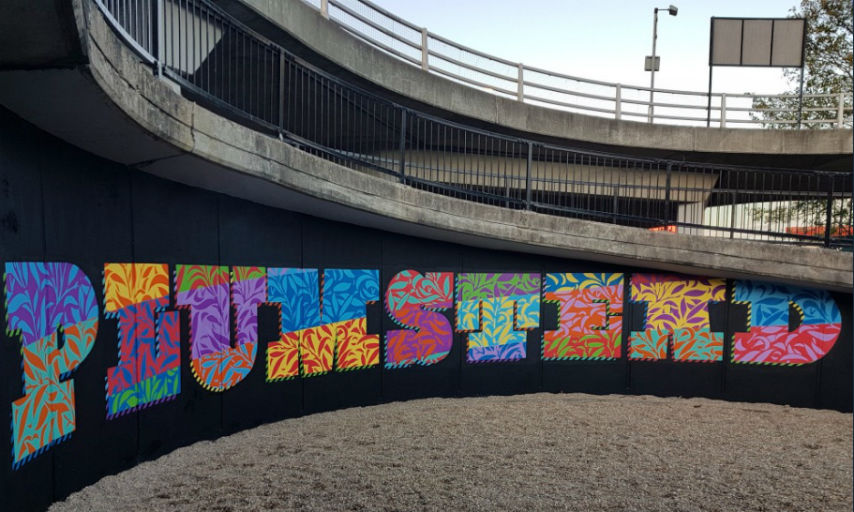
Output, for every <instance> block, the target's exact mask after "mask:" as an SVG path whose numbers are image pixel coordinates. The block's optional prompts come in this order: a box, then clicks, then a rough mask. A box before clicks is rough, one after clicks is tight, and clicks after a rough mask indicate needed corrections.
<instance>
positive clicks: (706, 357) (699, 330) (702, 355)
mask: <svg viewBox="0 0 854 512" xmlns="http://www.w3.org/2000/svg"><path fill="white" fill-rule="evenodd" d="M725 295H726V283H725V282H724V280H723V279H705V278H696V277H683V276H676V275H670V274H632V279H631V300H632V302H636V303H641V304H645V306H646V314H645V315H644V319H645V320H644V330H643V331H632V332H631V334H630V335H629V357H630V358H631V359H642V360H647V361H649V360H659V359H666V358H667V350H668V344H669V345H670V351H671V354H672V355H673V359H674V360H675V361H701V362H710V361H721V360H723V347H724V337H723V333H721V332H712V330H711V327H710V325H709V303H711V302H713V301H714V302H723V301H724V300H725Z"/></svg>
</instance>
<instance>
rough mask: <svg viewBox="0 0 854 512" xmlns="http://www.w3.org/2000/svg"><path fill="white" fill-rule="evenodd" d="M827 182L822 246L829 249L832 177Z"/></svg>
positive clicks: (831, 214) (831, 216) (831, 215)
mask: <svg viewBox="0 0 854 512" xmlns="http://www.w3.org/2000/svg"><path fill="white" fill-rule="evenodd" d="M827 181H828V183H827V207H826V208H825V211H824V213H825V219H824V246H825V247H830V227H831V226H830V222H831V219H832V218H833V177H832V176H828V177H827Z"/></svg>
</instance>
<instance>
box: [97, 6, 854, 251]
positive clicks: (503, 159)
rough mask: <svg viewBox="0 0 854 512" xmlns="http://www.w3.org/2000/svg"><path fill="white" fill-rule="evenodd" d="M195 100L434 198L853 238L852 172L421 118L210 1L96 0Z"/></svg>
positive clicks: (831, 241)
mask: <svg viewBox="0 0 854 512" xmlns="http://www.w3.org/2000/svg"><path fill="white" fill-rule="evenodd" d="M93 1H94V2H95V3H96V4H97V5H98V6H99V7H100V8H101V10H102V11H103V12H104V13H105V15H106V17H107V19H108V20H109V21H110V22H111V24H112V25H113V26H114V28H115V29H116V30H117V31H118V32H119V33H120V34H121V35H122V36H123V37H124V38H125V39H129V42H130V46H131V47H132V48H133V49H134V50H136V51H137V52H139V53H140V55H141V56H142V57H143V58H144V59H145V60H146V61H147V62H149V63H151V64H152V65H153V68H154V70H155V72H157V73H162V74H163V75H165V76H167V77H169V78H170V79H172V80H175V81H176V82H178V83H179V84H180V85H181V86H182V91H183V92H184V94H186V95H188V96H191V97H192V99H193V100H194V101H198V102H201V103H203V104H205V106H208V107H210V108H212V109H214V110H217V111H219V112H222V113H223V114H224V115H227V116H230V117H232V118H234V119H236V120H238V121H240V122H243V123H245V124H247V125H249V126H252V127H254V128H257V129H261V130H266V131H269V132H271V133H276V134H277V135H279V136H280V137H281V138H282V139H283V140H285V141H286V142H288V143H290V144H293V145H294V146H296V147H298V148H300V149H302V150H304V151H307V152H310V153H312V154H315V155H318V156H320V157H322V158H325V159H328V160H331V161H333V162H335V163H337V164H340V165H344V166H347V167H350V168H353V169H356V170H358V171H362V172H367V173H372V174H375V175H381V176H387V177H389V178H390V179H397V180H399V181H400V182H402V183H405V184H407V185H410V186H412V187H416V188H419V189H422V190H426V191H429V192H434V193H438V194H443V195H447V196H452V197H458V198H462V199H466V200H470V201H476V202H480V203H485V204H490V205H496V206H502V207H507V208H515V209H526V210H531V211H536V212H541V213H547V214H551V215H560V216H565V217H572V218H579V219H588V220H594V221H599V222H608V223H614V224H620V225H626V226H635V227H638V228H645V229H650V230H662V231H679V232H683V233H688V234H696V235H705V236H715V237H726V238H739V239H750V240H764V241H769V242H787V243H801V244H814V245H825V246H838V247H846V248H849V249H850V247H851V245H852V232H851V230H852V224H854V223H852V207H851V206H852V205H851V189H852V174H851V173H850V172H830V171H819V170H790V169H769V168H746V167H735V166H723V165H706V164H697V163H686V162H677V161H669V160H664V159H653V158H637V157H629V156H621V155H615V154H607V153H601V152H594V151H588V150H580V149H575V148H571V147H564V146H557V145H552V144H545V143H542V142H539V141H535V140H527V139H523V138H519V137H512V136H508V135H504V134H500V133H496V132H491V131H488V130H483V129H479V128H475V127H472V126H466V125H462V124H459V123H456V122H451V121H448V120H446V119H441V118H438V117H435V116H432V115H428V114H425V113H422V112H418V111H415V110H412V109H409V108H406V107H404V106H402V105H399V104H396V103H394V102H392V101H389V100H387V99H385V98H383V97H382V96H379V95H376V94H374V93H370V92H367V91H365V90H362V89H360V88H359V87H356V86H354V85H352V84H350V83H348V82H346V81H343V80H341V79H340V78H338V77H335V76H332V75H330V74H328V73H326V72H324V71H321V70H319V69H318V68H316V67H314V66H312V65H311V64H310V63H307V62H305V61H303V60H301V59H299V58H297V57H295V56H293V55H292V54H290V53H289V52H288V51H286V50H285V49H283V48H281V47H280V46H278V45H276V44H274V43H273V42H271V41H269V40H267V39H266V38H264V37H263V36H261V35H259V34H257V33H255V32H254V31H252V30H251V29H249V28H247V27H245V26H243V25H242V24H241V23H240V22H238V21H236V20H234V19H233V18H231V17H230V16H229V15H228V14H226V13H225V12H223V11H222V10H220V9H219V8H218V7H217V6H216V5H214V4H212V3H211V2H210V1H209V0H93Z"/></svg>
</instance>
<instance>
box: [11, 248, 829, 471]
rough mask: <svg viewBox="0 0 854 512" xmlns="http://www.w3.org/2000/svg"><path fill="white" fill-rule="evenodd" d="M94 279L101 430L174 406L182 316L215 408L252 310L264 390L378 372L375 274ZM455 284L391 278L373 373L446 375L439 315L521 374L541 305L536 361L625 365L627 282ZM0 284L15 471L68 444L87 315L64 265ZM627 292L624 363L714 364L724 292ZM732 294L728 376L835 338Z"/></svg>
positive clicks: (461, 277) (807, 297) (825, 296)
mask: <svg viewBox="0 0 854 512" xmlns="http://www.w3.org/2000/svg"><path fill="white" fill-rule="evenodd" d="M103 268H104V274H103V294H104V298H103V301H104V314H105V317H106V318H108V319H110V320H114V321H116V322H117V326H118V329H117V331H118V340H117V341H118V363H117V364H116V366H114V367H111V368H108V369H107V371H106V399H105V407H106V417H107V418H108V419H112V418H115V417H117V416H120V415H123V414H127V413H130V412H134V411H139V410H141V409H144V408H147V407H150V406H152V405H155V404H158V403H160V402H163V401H165V400H170V399H174V398H176V397H177V396H179V394H180V393H181V384H182V383H181V379H180V372H181V351H180V340H181V334H182V333H181V322H180V313H179V310H178V309H180V308H184V309H186V310H187V311H188V317H189V320H190V322H189V332H187V333H184V335H185V336H186V338H187V339H188V340H189V343H190V350H189V352H190V360H189V362H188V364H189V366H190V369H191V372H192V374H193V375H194V377H195V380H196V381H197V382H198V383H199V385H201V386H202V387H203V388H204V389H207V390H209V391H212V392H218V391H224V390H227V389H230V388H232V387H234V386H235V385H236V384H238V383H239V382H241V381H242V380H243V379H244V378H245V377H246V376H247V375H248V373H249V372H250V371H251V369H252V367H253V365H254V363H255V358H256V353H257V351H258V347H259V345H260V344H261V343H262V340H261V339H259V332H258V330H259V329H258V310H259V307H260V306H262V305H266V306H272V307H274V308H276V309H277V311H278V314H279V318H278V320H279V323H278V331H279V335H278V339H273V340H269V341H268V340H264V341H268V344H267V350H266V375H265V377H266V380H267V381H268V382H272V381H278V380H284V379H291V378H295V377H312V376H318V375H323V374H325V373H328V372H330V371H339V372H343V371H350V370H358V369H364V368H372V367H376V366H378V365H379V364H380V362H381V356H380V337H379V335H378V334H371V333H368V332H367V331H368V329H367V305H369V304H371V303H374V302H375V301H377V300H379V285H380V283H379V272H378V271H377V270H364V269H362V270H351V269H326V270H322V271H321V270H318V269H303V268H265V267H253V266H235V267H227V266H212V265H176V266H175V268H174V291H175V303H174V305H172V304H170V301H171V297H172V295H171V290H170V279H169V277H170V274H169V267H168V265H166V264H158V263H105V264H104V267H103ZM454 277H455V276H454V273H452V272H426V273H423V274H422V273H420V272H417V271H415V270H403V271H401V272H398V273H397V274H396V275H394V276H393V277H392V278H391V280H390V281H389V283H388V286H387V288H386V291H385V310H386V312H387V314H388V315H389V318H391V319H392V320H393V321H394V322H395V323H397V324H398V325H399V326H401V327H403V329H393V330H389V331H388V332H387V333H386V342H385V347H384V351H383V353H384V361H383V362H384V366H385V368H388V369H397V368H404V367H411V366H429V365H433V364H436V363H438V362H440V361H442V360H443V359H445V358H446V357H447V356H448V354H449V352H450V350H451V348H452V344H453V331H452V328H451V323H450V321H449V319H448V317H446V316H445V314H443V311H447V310H450V308H455V310H454V311H455V327H456V330H457V331H459V332H462V333H465V338H466V361H467V362H468V363H470V364H476V363H484V362H497V361H517V360H521V359H524V358H526V355H527V334H528V333H527V331H529V330H532V329H535V328H537V327H539V325H540V293H542V294H543V296H544V300H545V301H546V302H550V303H554V304H556V305H557V306H558V313H559V314H558V328H557V329H556V330H551V329H547V330H544V331H543V337H542V345H541V347H540V348H541V351H542V359H543V361H545V362H548V361H556V360H570V359H581V360H615V359H619V358H621V357H622V353H621V347H622V336H623V309H624V308H623V306H624V303H623V290H624V284H625V278H624V274H621V273H550V274H545V279H544V280H542V281H541V276H540V275H539V274H528V273H460V274H457V275H456V282H454ZM4 279H5V287H4V288H5V293H6V297H5V304H6V312H7V330H8V333H9V334H10V335H11V336H12V337H13V338H15V339H16V340H19V341H20V343H21V360H22V369H21V374H22V377H23V384H24V385H23V394H24V396H23V397H21V398H19V399H17V400H14V401H13V402H12V404H11V418H12V422H11V426H12V453H13V460H12V466H13V468H19V467H20V466H21V465H22V464H24V463H25V462H27V461H28V460H30V459H31V458H32V457H34V456H36V455H37V454H39V453H40V452H42V451H44V450H45V449H47V448H49V447H50V446H51V445H53V444H55V443H57V442H60V441H62V440H63V439H65V438H66V437H67V436H69V435H70V434H71V432H73V431H74V430H75V425H76V422H75V400H76V399H75V394H74V381H73V379H71V378H70V375H71V373H72V372H73V371H74V370H75V369H77V368H78V366H79V365H80V363H81V362H82V361H83V360H84V359H85V358H86V356H87V355H88V354H89V352H90V351H91V349H92V347H93V344H94V342H95V338H96V333H97V329H98V303H97V299H96V296H95V291H94V289H93V288H92V285H91V283H90V281H89V279H88V277H87V276H86V275H84V274H83V272H82V271H81V270H80V269H79V268H78V267H76V266H75V265H73V264H71V263H42V262H17V263H7V264H6V265H5V274H4ZM629 282H630V290H631V295H630V300H631V301H632V302H633V303H634V304H636V305H639V306H641V307H643V313H644V324H643V325H644V329H643V330H642V331H630V333H629V349H628V351H627V356H628V357H629V359H633V360H665V359H667V358H668V354H670V357H671V358H672V360H674V361H677V362H681V361H703V362H721V361H723V346H724V345H723V343H724V335H723V333H721V332H714V331H712V330H711V327H710V323H709V322H710V319H709V305H710V304H713V303H716V302H724V301H725V300H726V296H725V295H726V284H725V282H724V280H722V279H710V278H697V277H684V276H677V275H670V274H646V273H640V274H632V275H631V277H630V281H629ZM734 290H735V291H734V303H736V304H744V305H746V306H747V310H748V320H747V324H748V325H747V326H746V327H745V329H744V330H743V331H741V332H736V333H735V334H734V336H733V350H732V361H733V362H735V363H764V364H778V365H802V364H807V363H811V362H815V361H818V360H819V359H821V358H822V357H824V356H825V355H826V354H827V353H828V352H829V351H830V350H831V349H832V348H833V346H834V344H835V342H836V340H837V338H838V337H839V336H840V332H841V330H842V316H841V313H840V310H839V308H838V306H837V305H836V303H835V302H834V300H833V298H832V297H831V296H830V294H829V293H827V292H825V291H821V290H806V289H802V288H797V287H792V286H784V285H776V284H769V283H761V282H752V281H736V282H735V287H734ZM176 308H178V309H176ZM792 312H793V313H794V314H795V315H796V317H793V318H790V317H791V316H792V315H791V313H792ZM790 325H791V326H792V329H791V330H790Z"/></svg>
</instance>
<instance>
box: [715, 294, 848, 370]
mask: <svg viewBox="0 0 854 512" xmlns="http://www.w3.org/2000/svg"><path fill="white" fill-rule="evenodd" d="M734 299H735V302H736V303H738V304H747V307H748V315H747V316H748V320H747V324H748V331H747V332H736V333H735V335H734V337H733V348H732V360H733V361H734V362H736V363H765V364H786V365H801V364H806V363H812V362H814V361H817V360H819V359H821V358H822V357H824V355H825V354H827V353H828V352H829V351H830V349H831V348H833V345H834V343H836V339H837V338H838V337H839V333H840V332H841V330H842V316H841V315H840V313H839V308H838V307H837V305H836V302H834V301H833V298H832V297H831V296H830V294H829V293H827V292H826V291H824V290H807V289H804V288H798V287H795V286H785V285H778V284H771V283H762V282H756V281H736V282H735V297H734ZM790 306H791V309H794V310H795V311H796V312H797V315H798V319H797V320H798V322H799V323H800V325H798V326H797V327H796V328H795V330H793V331H789V320H790V319H789V316H790Z"/></svg>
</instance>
